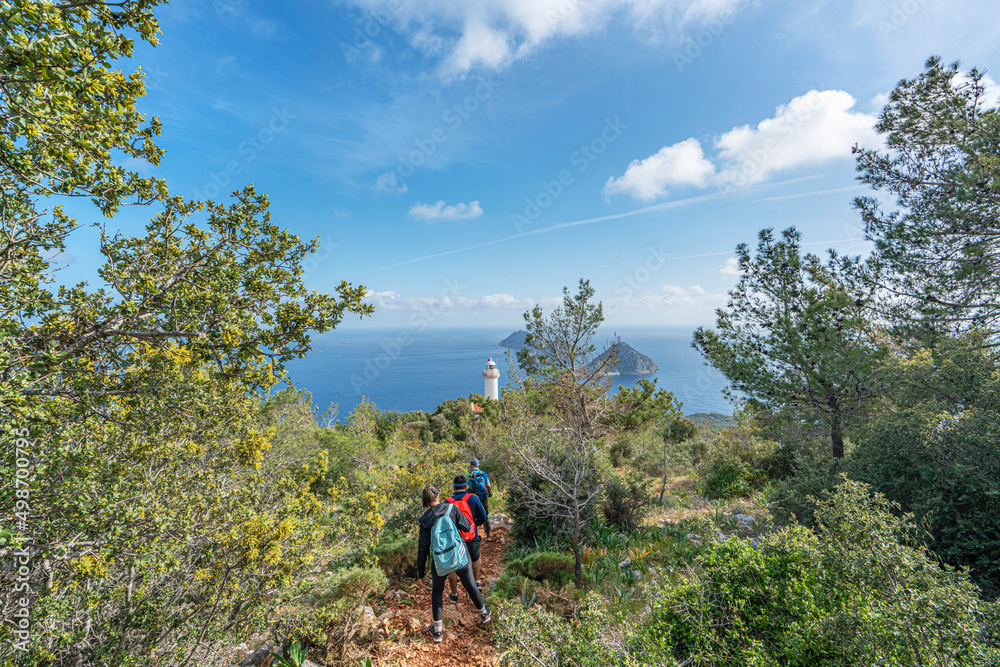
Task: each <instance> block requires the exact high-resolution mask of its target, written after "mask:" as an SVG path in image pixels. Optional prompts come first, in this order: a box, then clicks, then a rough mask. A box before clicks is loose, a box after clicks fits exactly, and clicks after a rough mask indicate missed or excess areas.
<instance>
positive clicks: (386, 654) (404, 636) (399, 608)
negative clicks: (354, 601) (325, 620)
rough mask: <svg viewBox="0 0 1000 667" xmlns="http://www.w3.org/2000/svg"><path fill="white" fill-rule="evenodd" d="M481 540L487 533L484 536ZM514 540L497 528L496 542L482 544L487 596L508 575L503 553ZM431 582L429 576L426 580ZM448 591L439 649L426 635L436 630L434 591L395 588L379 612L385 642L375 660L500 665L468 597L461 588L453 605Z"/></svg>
mask: <svg viewBox="0 0 1000 667" xmlns="http://www.w3.org/2000/svg"><path fill="white" fill-rule="evenodd" d="M480 534H482V532H480ZM509 540H510V537H509V535H508V534H507V529H506V528H502V527H497V528H494V529H493V531H492V539H490V541H488V542H487V541H486V540H485V539H484V540H483V541H482V543H481V547H480V555H481V558H482V560H483V575H482V582H483V594H484V596H485V595H487V594H489V591H490V587H491V585H492V584H493V582H495V581H496V580H497V578H498V577H499V576H500V575H501V574H502V573H503V569H504V563H503V556H502V554H503V550H504V548H505V546H506V544H507V542H508V541H509ZM427 581H428V583H429V582H430V573H429V572H428V574H427ZM450 590H451V589H450V588H449V587H448V585H447V584H446V585H445V596H444V641H443V642H441V643H440V644H435V643H434V642H433V641H431V637H430V635H429V634H428V633H427V626H428V625H430V624H431V622H432V620H433V619H432V617H431V589H430V588H421V586H420V585H419V584H418V583H416V582H413V581H412V580H408V581H404V582H403V584H401V587H400V585H393V586H390V587H389V590H388V591H386V595H385V597H384V598H383V601H382V605H381V606H380V607H379V608H378V609H376V612H375V613H376V614H377V615H378V617H379V623H380V626H379V631H380V632H381V633H382V636H383V637H385V639H386V641H384V642H382V644H381V646H380V648H379V650H378V651H377V652H375V653H373V654H372V662H373V663H374V664H376V665H378V666H379V667H389V666H390V665H391V666H393V667H395V666H399V667H431V666H433V667H487V666H488V665H495V664H496V660H497V651H496V648H495V647H494V645H493V639H492V637H491V636H490V633H489V630H488V629H487V628H484V627H483V626H482V624H481V623H480V622H479V614H478V613H477V612H476V610H475V607H474V605H473V604H472V601H471V600H470V599H469V595H468V593H466V592H465V589H464V588H463V587H462V585H461V584H459V586H458V603H457V604H454V603H452V602H450V601H449V600H448V593H449V592H450Z"/></svg>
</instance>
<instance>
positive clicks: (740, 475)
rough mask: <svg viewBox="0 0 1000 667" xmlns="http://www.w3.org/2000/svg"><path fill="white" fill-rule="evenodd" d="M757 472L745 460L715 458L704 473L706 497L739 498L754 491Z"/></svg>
mask: <svg viewBox="0 0 1000 667" xmlns="http://www.w3.org/2000/svg"><path fill="white" fill-rule="evenodd" d="M755 472H756V471H754V470H753V469H751V468H750V465H749V464H748V463H746V462H745V461H738V460H736V461H734V460H733V459H727V458H725V457H716V458H713V459H712V460H711V461H710V462H709V464H708V466H707V467H706V468H705V472H704V473H703V475H702V481H703V483H704V488H703V493H704V495H705V497H706V498H711V499H717V498H738V497H740V496H748V495H750V494H751V493H752V492H753V489H754V481H755Z"/></svg>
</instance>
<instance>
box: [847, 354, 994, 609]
mask: <svg viewBox="0 0 1000 667" xmlns="http://www.w3.org/2000/svg"><path fill="white" fill-rule="evenodd" d="M984 344H985V343H984V342H983V341H982V340H981V339H980V338H978V337H976V336H970V337H968V339H960V340H950V341H946V342H944V343H943V344H942V345H941V346H940V348H938V349H936V350H934V351H933V352H932V351H929V350H924V351H921V352H918V353H916V354H914V355H913V356H912V357H911V358H910V359H908V360H905V361H897V362H895V363H894V364H892V365H891V366H889V367H887V368H886V369H885V375H886V377H885V383H886V385H887V387H889V389H888V390H887V391H891V392H892V400H893V403H894V404H895V406H896V407H895V408H894V409H893V410H892V411H886V413H885V414H883V415H881V416H879V417H877V418H876V419H875V420H874V422H873V424H872V427H871V429H870V434H869V435H868V437H866V438H864V439H862V440H861V441H860V442H859V443H858V446H857V447H856V448H855V451H853V452H851V455H850V456H849V458H848V461H847V464H848V471H849V474H850V475H851V476H852V477H855V478H857V479H860V480H862V481H865V482H868V483H870V484H872V486H873V487H874V488H875V489H877V490H878V491H880V492H881V493H884V494H885V495H886V496H888V497H889V498H891V499H892V500H894V501H896V502H898V503H900V504H901V505H902V507H903V508H904V509H905V510H906V511H909V512H913V513H914V514H915V515H916V516H917V517H919V518H920V519H921V520H923V521H924V524H925V526H926V528H927V529H928V530H929V531H930V533H931V535H932V537H933V540H934V541H933V543H932V546H933V548H934V550H935V551H936V552H937V553H938V554H939V555H940V556H941V557H942V558H943V559H944V560H946V561H947V562H949V563H952V564H954V565H963V566H968V567H970V568H971V569H972V576H973V578H974V579H975V580H976V581H977V582H978V583H979V584H980V586H982V588H983V589H984V591H985V592H986V593H987V595H989V596H990V597H997V596H1000V519H998V517H1000V457H998V455H997V442H998V441H1000V370H998V368H997V365H996V363H995V362H994V361H993V359H992V358H991V356H990V355H991V354H993V351H992V350H988V349H983V345H984Z"/></svg>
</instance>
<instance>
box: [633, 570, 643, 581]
mask: <svg viewBox="0 0 1000 667" xmlns="http://www.w3.org/2000/svg"><path fill="white" fill-rule="evenodd" d="M632 576H634V577H635V578H636V579H642V572H641V571H640V570H632Z"/></svg>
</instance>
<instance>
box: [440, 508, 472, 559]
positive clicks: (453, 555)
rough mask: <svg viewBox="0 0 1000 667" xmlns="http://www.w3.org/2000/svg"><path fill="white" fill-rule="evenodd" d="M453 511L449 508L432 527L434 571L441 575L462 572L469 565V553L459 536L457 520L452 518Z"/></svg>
mask: <svg viewBox="0 0 1000 667" xmlns="http://www.w3.org/2000/svg"><path fill="white" fill-rule="evenodd" d="M452 511H453V510H452V509H450V508H449V510H448V511H447V512H445V513H444V514H442V515H441V516H439V517H438V518H437V521H435V522H434V525H433V526H431V553H432V554H434V569H436V570H437V573H438V574H439V575H445V574H449V573H451V572H454V571H455V570H461V569H462V568H463V567H465V566H466V565H468V563H469V552H468V550H467V549H466V548H465V541H464V540H463V539H462V536H461V535H459V534H458V526H457V525H455V520H454V519H452V518H451V513H452Z"/></svg>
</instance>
